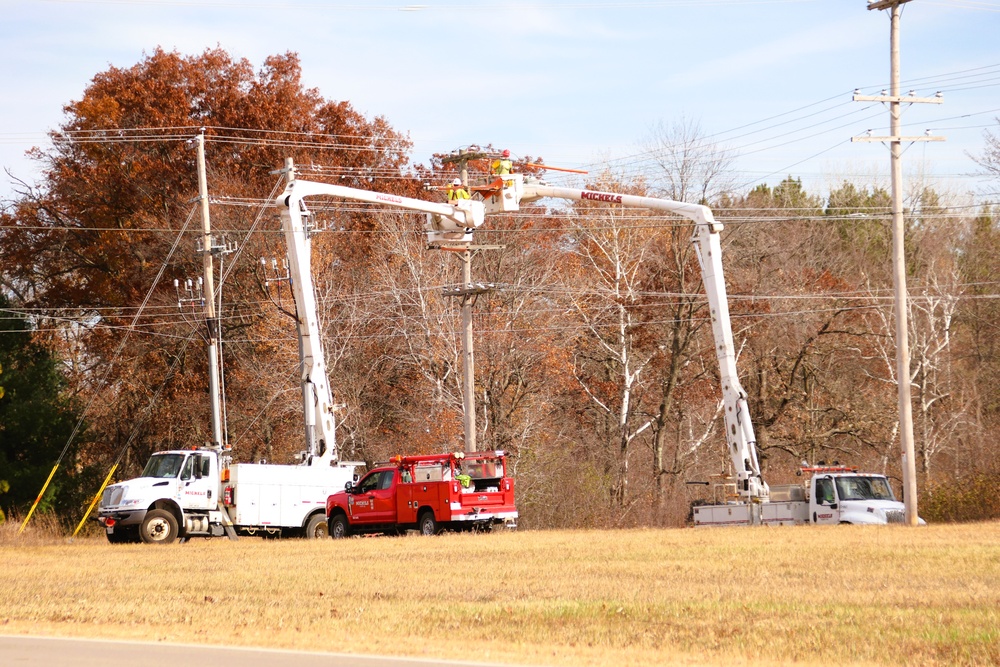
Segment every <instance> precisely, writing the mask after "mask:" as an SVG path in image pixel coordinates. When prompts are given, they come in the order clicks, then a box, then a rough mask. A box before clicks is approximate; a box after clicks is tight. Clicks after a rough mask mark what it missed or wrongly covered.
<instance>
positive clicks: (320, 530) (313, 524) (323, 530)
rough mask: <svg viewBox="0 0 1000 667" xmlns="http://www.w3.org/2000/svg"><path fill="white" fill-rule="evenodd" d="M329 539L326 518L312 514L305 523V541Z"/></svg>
mask: <svg viewBox="0 0 1000 667" xmlns="http://www.w3.org/2000/svg"><path fill="white" fill-rule="evenodd" d="M328 537H330V531H329V529H328V528H327V527H326V516H325V515H323V514H313V515H312V516H311V517H309V520H308V521H307V522H306V539H307V540H325V539H326V538H328Z"/></svg>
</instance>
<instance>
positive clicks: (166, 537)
mask: <svg viewBox="0 0 1000 667" xmlns="http://www.w3.org/2000/svg"><path fill="white" fill-rule="evenodd" d="M139 537H140V538H141V539H142V541H143V542H145V543H146V544H170V543H171V542H173V541H174V540H175V539H176V538H177V519H175V518H174V515H173V514H171V513H170V512H168V511H166V510H151V511H149V512H146V518H144V519H143V520H142V524H141V525H140V526H139Z"/></svg>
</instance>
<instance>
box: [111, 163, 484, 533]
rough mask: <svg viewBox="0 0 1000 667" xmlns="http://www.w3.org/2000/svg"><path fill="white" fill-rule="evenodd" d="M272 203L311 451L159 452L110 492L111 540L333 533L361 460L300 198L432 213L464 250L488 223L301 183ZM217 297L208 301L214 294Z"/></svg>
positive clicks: (432, 221) (470, 206)
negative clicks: (345, 453)
mask: <svg viewBox="0 0 1000 667" xmlns="http://www.w3.org/2000/svg"><path fill="white" fill-rule="evenodd" d="M284 173H285V176H286V179H287V186H286V188H285V191H284V192H283V193H282V194H281V195H280V196H279V197H278V199H277V201H276V202H275V204H276V206H277V208H278V209H279V211H280V214H281V221H282V228H283V230H284V234H285V241H286V244H287V253H288V266H289V282H290V283H291V287H292V290H293V294H294V296H295V307H296V315H297V318H298V322H297V326H298V333H299V349H300V351H301V355H302V402H303V412H304V420H305V431H306V450H305V451H304V452H303V460H302V463H301V464H300V465H268V464H254V463H231V455H230V452H229V451H228V450H226V449H223V448H222V447H221V446H219V445H215V446H211V447H204V448H192V449H191V450H174V451H164V452H157V453H155V454H153V456H152V457H151V458H150V460H149V462H148V463H147V464H146V467H145V469H144V470H143V472H142V475H141V476H140V477H138V478H136V479H130V480H127V481H124V482H119V483H118V484H113V485H111V486H108V487H107V488H106V489H105V490H104V493H103V495H102V498H101V502H100V505H99V507H98V515H97V520H98V521H99V522H100V523H101V525H102V526H103V527H104V529H105V532H106V534H107V537H108V540H109V541H110V542H113V543H119V542H139V541H141V542H146V543H154V544H155V543H160V544H166V543H170V542H173V541H174V540H175V539H177V538H178V537H179V538H181V539H186V538H189V537H193V536H221V535H227V536H229V537H230V539H235V538H236V535H237V534H238V533H239V534H248V535H254V534H262V535H271V536H282V535H303V534H304V535H305V536H307V537H325V536H326V535H327V522H326V500H327V498H328V497H329V496H331V495H333V494H335V493H337V492H340V491H343V490H344V488H345V486H346V485H347V484H348V483H349V482H353V481H356V476H355V469H356V467H357V466H359V465H362V464H360V463H357V462H342V461H340V460H339V457H338V453H337V446H336V436H335V423H334V411H333V410H334V404H333V396H332V393H331V390H330V384H329V379H328V377H327V371H326V367H325V362H324V357H323V346H322V341H321V340H320V329H319V320H318V315H317V309H316V294H315V291H314V288H313V280H312V272H311V259H310V251H311V242H310V224H309V220H310V215H309V211H308V210H307V209H306V206H305V201H304V197H307V196H311V195H332V196H337V197H341V198H345V199H355V200H360V201H367V202H371V203H374V204H382V205H386V206H392V207H397V208H405V209H412V210H417V211H422V212H424V213H426V214H427V215H428V219H429V222H428V225H430V227H429V228H428V233H429V234H430V235H431V236H432V238H434V239H435V240H438V241H444V242H447V243H452V244H463V243H464V244H468V243H469V242H470V241H471V240H472V231H473V229H475V228H476V227H478V226H479V225H481V224H482V223H483V211H484V205H483V202H481V201H471V200H459V201H456V202H454V203H451V204H446V203H436V202H429V201H423V200H419V199H410V198H406V197H399V196H396V195H390V194H385V193H381V192H371V191H366V190H357V189H354V188H348V187H343V186H337V185H330V184H326V183H313V182H309V181H301V180H296V179H295V172H294V169H293V167H292V164H291V161H290V160H289V161H288V162H287V163H286V167H285V170H284ZM210 298H211V297H210Z"/></svg>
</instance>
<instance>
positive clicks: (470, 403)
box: [441, 148, 489, 452]
mask: <svg viewBox="0 0 1000 667" xmlns="http://www.w3.org/2000/svg"><path fill="white" fill-rule="evenodd" d="M488 157H489V154H488V153H485V152H482V151H479V150H475V149H473V150H469V149H465V148H462V149H459V151H458V152H457V153H453V154H452V155H447V156H445V157H442V158H441V162H442V163H443V164H457V165H458V171H459V177H460V178H461V179H462V187H465V188H468V187H469V160H481V159H485V158H488ZM482 247H485V246H482ZM461 260H462V286H461V287H459V288H454V289H452V290H445V295H446V296H461V297H462V373H463V375H462V412H463V413H464V419H463V424H464V430H465V451H467V452H474V451H477V450H476V361H475V357H474V355H473V342H472V304H473V301H474V300H475V299H474V297H475V296H476V295H478V294H482V293H483V292H485V291H487V290H488V289H489V288H486V287H483V286H479V287H477V286H474V285H473V284H472V246H467V247H466V248H465V249H464V250H462V251H461Z"/></svg>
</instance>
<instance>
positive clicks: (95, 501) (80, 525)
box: [73, 463, 118, 537]
mask: <svg viewBox="0 0 1000 667" xmlns="http://www.w3.org/2000/svg"><path fill="white" fill-rule="evenodd" d="M117 468H118V464H117V463H116V464H114V465H113V466H111V470H109V471H108V476H107V477H105V478H104V484H101V488H99V489H98V490H97V495H96V496H94V499H93V500H92V501H90V507H88V508H87V511H86V512H85V513H84V515H83V518H82V519H80V524H79V525H78V526H77V527H76V530H74V531H73V537H76V534H77V533H79V532H80V529H81V528H83V524H84V523H86V521H87V518H88V517H89V516H90V513H91V512H93V511H94V505H96V504H97V501H98V500H100V499H101V494H102V493H104V489H106V488H107V486H108V482H110V481H111V476H112V475H114V474H115V470H117Z"/></svg>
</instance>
